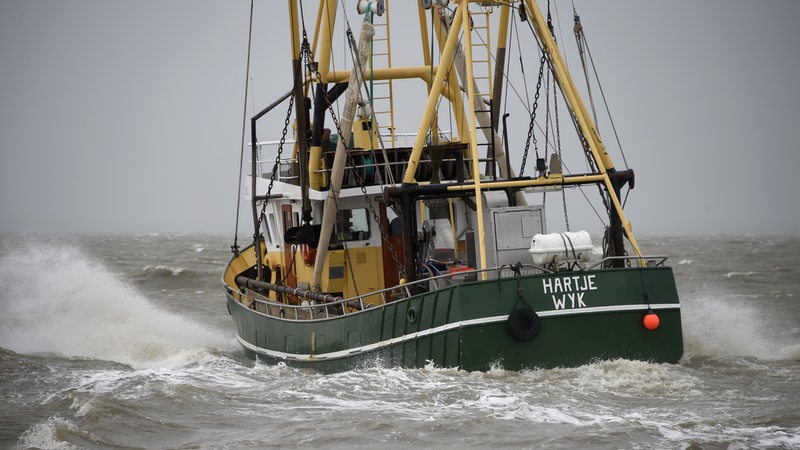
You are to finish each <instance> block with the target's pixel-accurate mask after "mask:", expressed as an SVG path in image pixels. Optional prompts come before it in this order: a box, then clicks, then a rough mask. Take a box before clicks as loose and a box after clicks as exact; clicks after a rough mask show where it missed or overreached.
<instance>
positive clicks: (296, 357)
mask: <svg viewBox="0 0 800 450" xmlns="http://www.w3.org/2000/svg"><path fill="white" fill-rule="evenodd" d="M648 307H649V308H650V309H653V310H659V309H680V307H681V306H680V304H678V303H663V304H651V305H646V304H640V305H622V306H596V307H590V308H574V309H558V310H552V311H541V312H538V311H537V312H536V314H538V315H539V317H558V316H571V315H576V314H592V313H605V312H619V311H645V310H647V308H648ZM506 320H508V315H507V314H506V315H502V316H492V317H481V318H479V319H470V320H462V321H459V322H452V323H446V324H444V325H440V326H438V327H434V328H428V329H426V330H421V331H417V332H416V333H409V334H404V335H402V336H398V337H396V338H392V339H387V340H385V341H380V342H376V343H374V344H369V345H363V346H361V347H353V348H350V349H347V350H340V351H338V352H330V353H320V354H317V355H311V354H299V353H285V352H279V351H276V350H269V349H266V348H262V347H259V346H257V345H253V344H251V343H250V342H247V341H245V340H244V339H242V338H241V337H240V336H239V335H237V336H236V339H237V340H238V341H239V343H240V344H242V346H244V347H245V348H247V349H249V350H251V351H253V352H255V353H258V354H260V355H266V356H270V357H273V358H279V359H286V360H292V361H304V362H314V361H326V360H333V359H341V358H345V357H347V356H352V355H357V354H359V353H365V352H369V351H373V350H378V349H380V348H383V347H388V346H391V345H394V344H399V343H402V342H406V341H412V340H414V339H417V338H420V337H425V336H429V335H432V334H437V333H443V332H445V331H450V330H452V329H455V328H460V327H468V326H474V325H484V324H490V323H495V322H504V321H506Z"/></svg>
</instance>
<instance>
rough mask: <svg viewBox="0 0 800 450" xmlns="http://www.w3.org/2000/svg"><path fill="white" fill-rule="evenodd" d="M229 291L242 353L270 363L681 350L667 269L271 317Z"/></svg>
mask: <svg viewBox="0 0 800 450" xmlns="http://www.w3.org/2000/svg"><path fill="white" fill-rule="evenodd" d="M227 297H228V299H227V301H228V308H229V310H230V312H231V315H232V316H233V321H234V326H235V330H236V335H237V338H238V340H239V342H240V343H241V344H242V345H243V346H244V347H245V349H246V350H247V351H249V352H251V353H254V354H256V355H258V357H259V358H260V359H264V360H266V361H270V362H278V361H283V362H286V363H287V364H290V365H293V366H299V367H313V368H315V369H318V370H321V371H339V370H347V369H350V368H354V367H359V366H363V365H369V364H375V363H380V364H383V365H388V366H403V367H423V366H426V365H429V364H433V365H434V366H436V367H459V368H461V369H464V370H468V371H473V370H488V369H490V368H492V367H502V368H504V369H507V370H521V369H531V368H548V367H557V366H578V365H582V364H586V363H588V362H591V361H594V360H598V359H614V358H626V359H637V360H646V361H653V362H664V363H675V362H677V361H678V360H679V359H680V358H681V356H682V354H683V337H682V331H681V316H680V305H679V301H678V294H677V290H676V288H675V282H674V278H673V275H672V269H670V268H669V267H646V268H625V269H605V270H594V271H592V270H588V271H580V272H562V273H556V274H553V273H551V274H537V275H529V276H518V277H511V278H501V279H495V280H488V281H472V282H464V283H461V284H457V285H453V286H449V287H446V288H442V289H439V290H436V291H432V292H426V293H423V294H419V295H416V296H413V297H409V298H406V299H403V300H398V301H395V302H391V303H387V304H385V305H382V306H376V307H372V308H367V309H365V310H363V311H359V312H356V313H351V314H347V315H343V316H338V317H335V318H329V319H318V320H290V319H286V318H279V317H274V316H268V315H266V314H262V313H260V312H257V311H255V310H253V309H250V308H247V307H245V306H244V305H242V304H241V303H239V302H238V301H237V300H236V299H235V298H234V297H232V296H231V295H230V294H227ZM648 308H651V309H652V310H653V311H654V312H655V313H656V314H657V315H658V316H659V318H660V324H659V326H658V327H657V328H656V329H654V330H649V329H647V328H645V326H644V325H643V317H644V314H645V312H646V311H647V310H648ZM515 310H523V311H525V312H526V313H525V317H527V318H531V314H530V311H535V313H536V315H535V316H538V318H536V317H533V321H534V322H538V325H540V331H539V332H538V334H536V333H534V332H532V328H533V326H528V325H531V323H530V322H526V321H525V320H523V321H522V322H516V321H510V320H509V315H510V314H511V313H512V311H515ZM512 322H513V323H512ZM526 334H527V336H526ZM531 334H535V337H532V338H531V336H530V335H531ZM529 338H530V339H529Z"/></svg>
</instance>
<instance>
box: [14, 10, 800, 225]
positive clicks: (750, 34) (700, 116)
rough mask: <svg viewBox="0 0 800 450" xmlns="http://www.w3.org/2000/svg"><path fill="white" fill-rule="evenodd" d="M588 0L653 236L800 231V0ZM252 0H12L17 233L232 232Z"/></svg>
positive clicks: (270, 86)
mask: <svg viewBox="0 0 800 450" xmlns="http://www.w3.org/2000/svg"><path fill="white" fill-rule="evenodd" d="M394 1H395V2H397V0H394ZM409 1H410V0H409ZM313 3H316V2H313ZM556 3H557V4H558V5H559V8H560V9H559V10H558V11H559V18H560V20H561V21H563V23H564V25H566V26H567V27H568V28H567V30H566V33H567V35H566V36H564V40H569V41H570V42H572V36H571V17H570V16H571V2H558V1H557V2H556ZM574 3H575V5H576V8H577V9H578V13H579V14H581V17H582V19H583V24H584V26H585V27H586V33H587V36H588V38H589V42H590V48H591V51H592V53H593V56H594V59H595V62H596V63H597V64H598V69H599V71H600V76H601V79H602V81H603V86H604V89H605V92H606V96H607V97H608V98H609V102H610V104H611V107H612V112H613V113H614V120H615V123H616V126H617V129H618V130H619V131H620V134H621V139H622V141H623V146H624V148H625V151H626V157H627V159H628V163H629V164H630V165H631V167H633V168H634V169H635V170H636V176H637V179H636V182H637V184H636V189H635V190H634V191H633V192H632V193H631V194H630V198H629V200H628V205H627V208H626V211H627V212H628V214H629V216H630V219H631V220H632V222H633V224H634V229H635V230H637V231H638V232H640V233H642V232H652V233H682V234H685V233H717V232H723V233H800V200H798V197H800V177H799V176H797V175H796V172H797V171H798V170H799V169H800V149H799V148H798V142H800V88H798V83H797V79H798V76H800V27H798V26H797V25H796V20H797V18H798V17H800V2H796V1H775V0H769V1H743V0H730V1H704V2H695V1H677V2H641V1H634V0H629V1H603V2H597V1H579V0H575V2H574ZM544 4H546V2H544ZM249 7H250V2H249V1H244V0H237V1H202V0H192V1H188V0H187V1H107V0H72V1H68V2H66V1H39V0H34V1H22V0H0V211H2V214H1V215H0V232H2V231H66V232H104V231H109V232H116V231H133V232H181V231H186V232H229V233H232V232H233V228H234V212H235V206H236V205H235V202H236V193H237V175H238V158H239V151H240V140H241V127H242V108H243V96H244V92H243V91H244V80H245V62H246V54H247V24H248V14H249ZM285 10H286V2H285V1H265V0H261V1H257V2H256V7H255V11H256V12H255V27H256V34H255V35H254V39H255V41H254V44H253V50H254V62H253V72H252V77H253V90H254V91H253V95H252V97H251V98H253V99H255V104H256V108H257V109H260V108H262V107H263V106H265V105H266V104H268V103H270V102H271V101H272V100H273V99H274V98H276V97H277V96H279V95H280V94H282V93H283V92H285V91H286V90H287V89H288V88H289V86H288V85H287V84H286V83H287V82H288V81H287V80H289V79H290V78H289V74H288V72H286V73H283V72H281V73H280V74H279V75H278V74H276V73H273V72H271V71H273V70H275V69H276V68H277V69H281V70H282V69H284V68H285V69H287V71H288V67H289V58H290V55H289V50H288V48H286V47H285V45H284V44H283V43H284V42H286V39H287V36H288V33H287V31H286V30H285ZM315 12H316V6H315V5H313V6H312V5H310V6H308V7H306V13H307V16H308V18H307V20H309V23H308V26H309V27H311V28H313V22H312V21H311V20H312V19H311V15H312V14H313V13H315ZM393 25H394V24H393ZM394 45H395V46H396V47H397V46H402V45H411V44H406V43H405V41H404V40H401V39H395V42H394ZM413 50H416V48H414V49H413ZM529 70H531V71H535V66H531V69H529ZM414 127H416V123H415V124H414ZM279 131H280V130H275V135H274V136H273V135H267V133H266V132H265V131H262V132H261V134H260V135H259V138H262V139H277V138H278V137H279V136H278V133H279ZM524 131H525V130H521V131H520V133H524ZM601 131H604V130H602V128H601ZM612 139H613V138H611V137H606V138H605V140H606V141H607V142H608V141H610V140H612ZM245 229H246V225H245ZM246 234H249V232H246Z"/></svg>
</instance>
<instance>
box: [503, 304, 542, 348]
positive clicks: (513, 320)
mask: <svg viewBox="0 0 800 450" xmlns="http://www.w3.org/2000/svg"><path fill="white" fill-rule="evenodd" d="M506 329H507V330H508V334H510V335H511V337H513V338H514V339H516V340H518V341H521V342H528V341H530V340H532V339H533V338H535V337H536V336H538V335H539V331H541V330H542V319H541V318H539V315H538V314H536V311H534V310H532V309H529V308H517V309H515V310H513V311H511V314H509V315H508V320H506Z"/></svg>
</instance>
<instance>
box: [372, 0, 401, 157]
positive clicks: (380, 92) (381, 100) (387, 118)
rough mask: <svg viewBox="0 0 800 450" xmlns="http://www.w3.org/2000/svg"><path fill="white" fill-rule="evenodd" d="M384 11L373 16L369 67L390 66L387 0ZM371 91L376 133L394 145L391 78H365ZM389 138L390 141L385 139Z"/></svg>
mask: <svg viewBox="0 0 800 450" xmlns="http://www.w3.org/2000/svg"><path fill="white" fill-rule="evenodd" d="M385 7H386V12H385V13H384V15H383V17H378V16H375V18H374V22H373V24H372V25H373V26H374V27H375V36H374V37H373V38H372V47H371V54H370V57H369V68H370V69H373V68H384V67H386V68H389V67H392V52H391V40H390V34H391V33H390V27H389V15H390V14H389V0H386V2H385ZM367 82H368V83H369V85H370V89H371V91H372V107H373V111H372V115H373V118H374V120H375V121H376V122H377V123H378V133H379V134H380V136H381V138H382V139H384V143H386V144H387V145H390V147H395V146H396V144H395V137H396V130H395V128H394V100H393V98H392V94H393V92H392V80H374V81H373V80H367ZM387 138H389V139H390V140H391V143H390V142H388V141H386V140H385V139H387Z"/></svg>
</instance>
